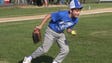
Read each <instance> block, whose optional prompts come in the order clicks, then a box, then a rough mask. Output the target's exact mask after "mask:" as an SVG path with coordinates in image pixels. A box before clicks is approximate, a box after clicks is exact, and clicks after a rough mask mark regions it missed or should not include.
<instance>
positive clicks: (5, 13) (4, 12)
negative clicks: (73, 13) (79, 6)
mask: <svg viewBox="0 0 112 63" xmlns="http://www.w3.org/2000/svg"><path fill="white" fill-rule="evenodd" d="M89 6H90V7H91V9H97V8H108V7H112V3H101V4H95V3H94V4H92V3H91V4H84V10H88V9H89ZM65 9H68V6H67V7H51V8H19V7H12V8H10V7H9V8H7V7H6V8H2V7H1V8H0V18H3V17H17V16H30V15H41V14H47V13H51V12H54V11H58V10H65Z"/></svg>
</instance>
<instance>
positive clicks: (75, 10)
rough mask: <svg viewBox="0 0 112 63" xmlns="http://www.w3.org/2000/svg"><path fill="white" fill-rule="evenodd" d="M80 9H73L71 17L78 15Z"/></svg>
mask: <svg viewBox="0 0 112 63" xmlns="http://www.w3.org/2000/svg"><path fill="white" fill-rule="evenodd" d="M80 12H81V9H73V10H72V17H78V16H79V15H80Z"/></svg>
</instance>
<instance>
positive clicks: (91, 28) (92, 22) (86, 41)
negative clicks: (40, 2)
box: [0, 4, 112, 63]
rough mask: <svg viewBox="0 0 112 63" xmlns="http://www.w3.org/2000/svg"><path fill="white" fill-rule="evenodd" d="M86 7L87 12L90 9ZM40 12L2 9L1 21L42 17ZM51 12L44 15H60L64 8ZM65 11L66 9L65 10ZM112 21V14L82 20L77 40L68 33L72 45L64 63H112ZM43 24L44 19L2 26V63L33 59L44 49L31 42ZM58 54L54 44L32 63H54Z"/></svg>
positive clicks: (0, 28)
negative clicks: (36, 50) (31, 57)
mask: <svg viewBox="0 0 112 63" xmlns="http://www.w3.org/2000/svg"><path fill="white" fill-rule="evenodd" d="M91 5H92V4H91ZM93 5H94V4H93ZM100 5H101V4H100ZM100 5H99V6H97V5H96V7H99V8H104V7H109V6H108V5H107V6H106V5H104V7H103V6H101V7H100ZM109 5H111V4H109ZM85 6H86V7H87V9H88V5H85ZM110 7H111V6H110ZM92 8H93V7H92ZM37 9H39V8H33V10H34V11H33V10H31V9H30V8H28V9H26V8H25V9H23V8H0V10H2V11H1V12H0V17H1V18H3V17H15V16H23V15H36V14H40V12H41V10H37ZM42 9H43V8H42ZM44 9H46V8H44ZM50 9H51V10H50ZM50 9H49V10H48V9H47V10H43V11H42V14H44V13H50V12H53V11H57V10H58V9H61V8H60V7H58V8H50ZM64 9H67V8H66V7H64ZM87 9H85V10H87ZM94 9H95V8H94ZM26 10H27V11H26ZM5 12H7V13H5ZM11 13H12V14H11ZM111 20H112V13H102V14H93V15H83V16H80V19H79V23H78V25H76V29H77V36H72V35H70V34H67V33H66V32H65V34H66V36H67V39H68V41H69V45H70V53H69V55H68V57H67V58H66V59H65V60H64V61H63V63H112V60H111V59H112V55H111V53H112V50H111V49H112V47H111V45H112V27H111V25H112V21H111ZM40 21H41V19H40V20H28V21H22V22H8V23H0V33H1V34H0V63H18V62H19V61H21V60H22V59H23V58H24V56H27V55H30V54H31V53H32V52H33V51H34V50H35V49H36V48H37V47H38V46H40V45H41V43H38V44H33V42H32V38H31V34H32V31H33V28H34V27H35V26H36V25H38V24H39V23H40ZM46 25H47V24H46ZM45 28H46V26H44V28H43V30H42V34H43V36H44V32H45ZM58 51H59V48H58V47H57V44H56V43H55V44H54V45H53V46H52V48H51V49H50V51H49V52H48V53H46V54H45V55H44V56H41V57H39V58H37V59H35V60H33V62H32V63H51V62H52V59H53V58H54V57H55V56H56V55H57V53H58Z"/></svg>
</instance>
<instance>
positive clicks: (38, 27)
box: [34, 26, 42, 30]
mask: <svg viewBox="0 0 112 63" xmlns="http://www.w3.org/2000/svg"><path fill="white" fill-rule="evenodd" d="M41 28H42V27H41V26H36V27H35V28H34V30H36V29H40V30H41Z"/></svg>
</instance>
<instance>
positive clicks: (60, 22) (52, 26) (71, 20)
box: [23, 0, 83, 63]
mask: <svg viewBox="0 0 112 63" xmlns="http://www.w3.org/2000/svg"><path fill="white" fill-rule="evenodd" d="M82 8H83V6H82V5H81V4H80V2H79V1H78V0H72V1H71V2H70V10H69V11H58V12H54V13H51V14H48V15H47V16H45V18H44V19H43V20H42V22H41V24H40V25H39V26H36V28H39V29H40V30H41V29H42V27H43V26H44V24H45V23H46V22H47V21H48V20H49V19H51V20H50V22H49V24H48V27H47V30H46V33H45V37H44V41H43V44H42V46H40V47H39V48H37V50H36V51H34V52H33V53H32V54H31V55H30V56H28V57H25V58H24V61H23V63H31V60H32V59H34V58H36V57H39V56H41V55H42V54H44V53H46V52H47V51H48V50H49V49H50V47H51V46H52V44H53V41H54V40H56V42H57V43H58V45H59V47H60V52H59V54H58V55H57V56H56V58H55V59H54V60H53V62H52V63H61V62H62V61H63V60H64V58H65V57H66V56H67V54H68V53H69V46H68V44H67V41H66V37H65V35H64V30H65V29H66V30H67V32H68V33H71V31H72V28H73V27H74V25H76V24H77V22H78V16H79V14H80V11H81V9H82Z"/></svg>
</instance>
